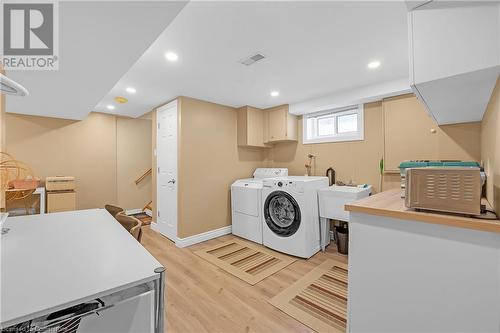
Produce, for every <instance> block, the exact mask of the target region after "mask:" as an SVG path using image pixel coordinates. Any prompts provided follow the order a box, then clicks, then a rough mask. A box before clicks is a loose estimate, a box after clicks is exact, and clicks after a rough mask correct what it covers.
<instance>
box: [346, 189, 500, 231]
mask: <svg viewBox="0 0 500 333" xmlns="http://www.w3.org/2000/svg"><path fill="white" fill-rule="evenodd" d="M485 203H486V204H487V206H489V204H488V203H487V201H486V200H485ZM345 209H346V210H348V211H351V212H359V213H365V214H372V215H378V216H387V217H393V218H398V219H404V220H412V221H420V222H425V223H432V224H442V225H447V226H451V227H458V228H465V229H473V230H480V231H487V232H496V233H500V221H499V220H485V219H476V218H470V217H464V216H458V215H454V214H446V213H430V212H421V211H415V210H412V209H409V208H406V206H405V202H404V199H403V198H401V190H400V189H394V190H389V191H384V192H381V193H378V194H375V195H372V196H370V197H367V198H364V199H361V200H358V201H356V202H353V203H351V204H348V205H346V206H345Z"/></svg>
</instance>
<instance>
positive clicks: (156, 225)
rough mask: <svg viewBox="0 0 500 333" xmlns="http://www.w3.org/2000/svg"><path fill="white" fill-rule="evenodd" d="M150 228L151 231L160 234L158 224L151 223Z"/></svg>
mask: <svg viewBox="0 0 500 333" xmlns="http://www.w3.org/2000/svg"><path fill="white" fill-rule="evenodd" d="M150 226H151V229H153V230H154V231H156V232H159V231H158V224H157V223H156V222H153V221H151V224H150Z"/></svg>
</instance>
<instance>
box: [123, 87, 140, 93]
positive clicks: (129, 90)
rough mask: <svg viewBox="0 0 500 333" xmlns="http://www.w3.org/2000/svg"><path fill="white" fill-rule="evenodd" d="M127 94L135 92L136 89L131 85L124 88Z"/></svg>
mask: <svg viewBox="0 0 500 333" xmlns="http://www.w3.org/2000/svg"><path fill="white" fill-rule="evenodd" d="M125 90H126V91H127V92H128V93H129V94H135V93H136V91H137V90H135V88H132V87H128V88H127V89H125Z"/></svg>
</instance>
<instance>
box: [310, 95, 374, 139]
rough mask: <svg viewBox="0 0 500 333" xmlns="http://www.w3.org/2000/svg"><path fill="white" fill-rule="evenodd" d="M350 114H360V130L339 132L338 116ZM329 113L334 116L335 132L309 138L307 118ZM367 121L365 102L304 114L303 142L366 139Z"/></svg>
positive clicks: (319, 116)
mask: <svg viewBox="0 0 500 333" xmlns="http://www.w3.org/2000/svg"><path fill="white" fill-rule="evenodd" d="M348 114H357V115H358V130H357V131H356V132H349V133H337V126H338V125H337V122H338V117H339V116H343V115H348ZM327 115H331V116H334V118H335V120H334V126H335V134H333V135H329V136H321V137H315V138H312V139H308V138H307V130H308V128H307V120H308V119H311V118H321V117H324V116H327ZM364 124H365V121H364V107H363V104H358V105H351V106H348V107H344V108H338V109H330V110H325V111H320V112H314V113H310V114H305V115H303V116H302V143H303V144H313V143H326V142H344V141H361V140H364V139H365V126H364Z"/></svg>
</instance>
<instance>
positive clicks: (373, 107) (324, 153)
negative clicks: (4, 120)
mask: <svg viewBox="0 0 500 333" xmlns="http://www.w3.org/2000/svg"><path fill="white" fill-rule="evenodd" d="M364 110H365V111H364V112H365V114H364V118H365V139H364V140H363V141H351V142H337V143H321V144H307V145H304V144H302V118H299V120H298V131H299V139H298V142H294V143H281V144H277V145H275V146H274V148H273V149H272V152H271V157H270V158H271V159H272V161H273V166H275V167H284V168H288V173H289V174H291V175H304V174H305V173H306V168H305V166H304V165H305V164H306V162H307V161H308V158H307V155H308V154H313V155H315V156H316V157H315V159H314V160H313V166H312V170H311V173H312V174H313V175H316V176H324V175H325V172H326V169H328V168H329V167H333V168H334V169H335V171H336V178H337V180H342V181H345V182H349V180H351V179H352V181H353V182H356V183H358V184H361V183H368V184H372V185H374V186H375V188H376V189H377V190H378V184H379V162H380V159H381V157H382V156H383V153H384V149H383V141H384V132H383V117H382V103H381V102H377V103H370V104H366V105H365V107H364ZM398 184H399V183H397V182H396V185H395V186H397V185H398Z"/></svg>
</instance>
